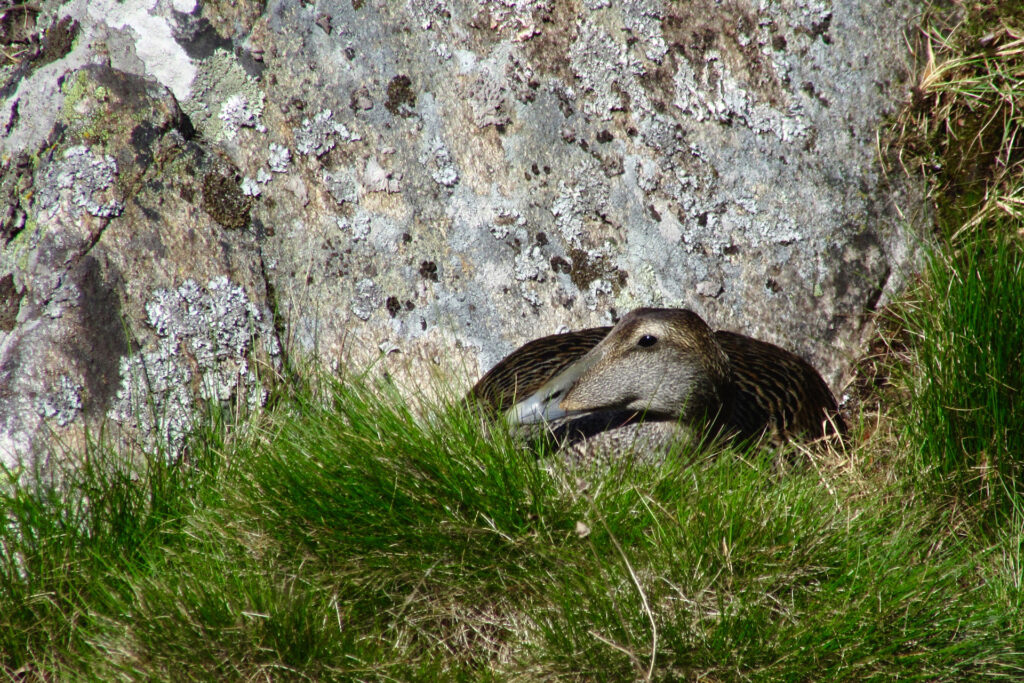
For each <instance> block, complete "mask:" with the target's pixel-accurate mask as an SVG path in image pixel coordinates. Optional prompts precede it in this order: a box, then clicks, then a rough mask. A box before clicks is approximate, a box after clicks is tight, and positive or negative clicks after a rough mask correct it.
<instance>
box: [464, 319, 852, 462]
mask: <svg viewBox="0 0 1024 683" xmlns="http://www.w3.org/2000/svg"><path fill="white" fill-rule="evenodd" d="M467 398H469V399H470V400H473V401H475V402H476V403H478V404H480V405H481V406H483V407H484V409H485V410H486V411H488V412H490V413H492V414H500V415H502V416H504V418H505V419H506V420H507V421H508V422H509V423H510V424H511V425H514V426H529V425H537V424H566V423H571V422H574V421H578V422H579V423H580V424H585V425H587V427H586V430H587V432H586V434H584V437H586V436H591V435H593V434H594V433H596V432H600V431H604V430H606V429H610V428H614V427H618V426H622V425H625V424H627V423H635V422H674V423H676V424H679V425H683V426H685V427H688V428H691V429H693V430H696V431H698V432H700V433H702V434H703V433H707V434H711V435H712V436H713V437H714V438H718V437H720V436H721V437H724V438H726V439H729V440H731V441H736V442H740V441H747V440H757V439H762V438H764V437H765V436H767V437H768V438H770V439H771V440H773V441H776V442H782V441H793V440H795V441H815V440H819V439H822V438H825V437H832V436H838V437H840V438H842V437H843V436H845V434H846V431H847V430H846V425H845V422H844V421H843V418H842V416H841V415H840V412H839V407H838V405H837V403H836V400H835V397H834V396H833V394H832V392H831V390H830V389H829V387H828V385H827V384H826V382H825V381H824V380H823V379H822V377H821V375H820V374H819V373H818V372H817V370H815V369H814V367H813V366H812V365H811V364H810V363H808V362H807V361H805V360H804V359H802V358H800V357H799V356H797V355H796V354H794V353H791V352H790V351H787V350H785V349H783V348H781V347H779V346H776V345H774V344H771V343H768V342H765V341H761V340H759V339H754V338H752V337H748V336H746V335H743V334H739V333H737V332H731V331H727V330H717V331H716V330H712V329H711V327H710V326H709V325H708V324H707V323H706V322H705V321H704V320H703V319H702V318H701V317H700V316H699V315H697V314H696V313H694V312H693V311H690V310H688V309H681V308H637V309H635V310H633V311H630V312H629V313H627V314H626V315H624V316H622V318H621V319H620V320H619V321H618V322H617V323H616V324H615V325H614V326H604V327H594V328H588V329H584V330H579V331H575V332H569V333H565V334H556V335H550V336H546V337H541V338H539V339H535V340H533V341H530V342H528V343H526V344H524V345H523V346H521V347H519V348H518V349H516V350H515V351H513V352H512V353H511V354H509V355H508V356H506V357H505V358H504V359H502V360H501V361H499V362H498V363H497V365H495V366H494V367H493V368H491V370H490V371H488V372H487V373H486V374H485V375H484V376H483V377H482V378H480V380H479V381H478V382H477V383H476V384H475V385H474V386H473V387H472V389H471V390H470V392H469V394H468V395H467Z"/></svg>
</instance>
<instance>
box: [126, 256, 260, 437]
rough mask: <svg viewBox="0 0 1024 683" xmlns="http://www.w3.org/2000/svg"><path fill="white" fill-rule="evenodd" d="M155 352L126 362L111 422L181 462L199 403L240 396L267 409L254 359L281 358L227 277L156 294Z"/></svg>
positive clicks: (151, 307)
mask: <svg viewBox="0 0 1024 683" xmlns="http://www.w3.org/2000/svg"><path fill="white" fill-rule="evenodd" d="M146 314H147V322H148V324H149V325H150V327H152V328H153V331H154V332H155V334H156V337H157V342H156V345H155V348H152V349H150V350H148V351H145V352H143V353H140V354H138V355H135V356H126V357H123V358H122V359H121V378H122V382H121V388H120V389H119V390H118V392H117V397H116V399H115V401H114V405H113V407H112V408H111V409H110V413H109V416H110V418H111V419H114V420H116V421H118V422H120V423H122V424H125V425H129V426H133V427H136V428H137V429H138V430H139V432H140V434H141V436H142V440H143V443H144V444H145V445H146V446H148V447H150V448H159V449H162V450H164V451H165V452H166V453H167V454H168V455H169V456H172V457H173V456H177V455H178V454H179V453H180V452H181V448H182V446H183V445H184V442H185V437H186V436H187V434H188V433H189V431H190V430H191V429H192V427H193V424H194V419H195V410H196V405H197V401H198V400H206V401H218V402H221V403H225V404H226V403H227V402H229V401H232V400H233V399H235V397H236V396H237V397H240V398H241V399H242V400H243V401H244V403H245V404H246V405H247V406H248V407H249V408H256V407H259V406H262V405H263V403H264V402H265V401H266V396H267V392H266V389H265V387H264V386H263V384H262V383H261V382H260V378H259V375H258V374H257V372H256V368H255V365H254V362H253V360H252V355H253V353H254V352H256V351H260V352H262V354H263V355H265V356H266V357H268V358H270V359H274V358H276V357H277V356H278V355H279V354H280V346H279V345H278V341H277V336H276V335H275V333H274V330H273V326H272V324H271V323H270V322H269V321H268V320H266V319H265V316H264V314H263V312H262V311H261V310H260V309H259V307H258V306H256V305H255V304H254V303H253V302H251V301H250V300H249V299H248V297H247V296H246V294H245V290H243V289H242V288H241V287H240V286H238V285H234V284H232V283H231V282H230V281H229V280H228V278H227V277H226V276H222V277H219V278H216V279H214V280H211V281H210V282H209V283H207V285H206V286H205V287H202V286H200V285H199V284H198V283H196V282H195V281H194V280H186V281H185V282H184V283H182V284H181V286H179V287H178V288H177V289H176V290H166V289H162V290H158V291H156V292H154V293H153V298H152V299H151V300H150V301H149V302H148V303H147V304H146Z"/></svg>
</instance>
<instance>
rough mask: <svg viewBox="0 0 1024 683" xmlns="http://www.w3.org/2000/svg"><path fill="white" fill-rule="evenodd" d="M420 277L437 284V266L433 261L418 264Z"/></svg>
mask: <svg viewBox="0 0 1024 683" xmlns="http://www.w3.org/2000/svg"><path fill="white" fill-rule="evenodd" d="M420 277H422V278H423V279H424V280H432V281H433V282H437V264H436V263H434V262H433V261H423V262H422V263H420Z"/></svg>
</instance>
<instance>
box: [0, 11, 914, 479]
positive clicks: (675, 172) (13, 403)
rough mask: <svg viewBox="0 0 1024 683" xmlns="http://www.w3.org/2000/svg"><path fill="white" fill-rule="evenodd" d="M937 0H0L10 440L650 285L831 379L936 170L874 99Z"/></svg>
mask: <svg viewBox="0 0 1024 683" xmlns="http://www.w3.org/2000/svg"><path fill="white" fill-rule="evenodd" d="M917 11H918V9H917V5H916V4H915V3H912V2H909V1H905V2H882V1H881V0H864V1H862V2H858V3H839V2H819V1H792V2H778V3H755V2H746V1H742V0H738V1H735V2H724V3H720V2H713V1H712V0H707V1H704V0H699V1H697V2H688V3H662V2H656V1H655V0H622V1H620V2H613V1H612V0H575V1H572V0H571V1H568V2H552V1H550V0H548V1H544V0H507V1H505V0H501V1H499V2H447V1H445V0H408V1H406V2H384V1H382V0H377V1H373V0H365V1H364V0H360V1H358V2H356V1H355V0H319V1H318V2H303V1H301V0H270V1H269V2H266V3H264V2H261V1H260V2H258V1H256V0H238V1H237V2H233V3H221V2H200V1H199V0H166V1H165V0H161V1H160V2H156V1H155V0H122V1H118V0H71V1H69V2H63V3H62V2H58V1H56V0H40V1H39V2H36V3H23V4H20V5H18V6H16V7H14V8H11V9H6V10H0V40H2V41H3V43H4V48H5V52H4V54H5V57H4V62H3V64H2V65H0V98H2V102H0V131H2V138H0V154H2V168H0V203H2V207H0V208H2V209H3V210H2V212H0V247H2V251H0V460H2V461H3V462H4V463H5V464H9V465H10V464H14V463H17V462H19V461H28V460H30V459H31V458H32V457H33V456H34V455H36V454H38V453H40V452H42V450H43V449H44V448H45V447H46V446H47V445H49V444H52V443H56V442H60V443H71V444H74V443H76V442H77V441H78V440H80V439H81V438H82V436H83V434H84V431H83V428H84V427H88V428H89V429H94V430H95V429H99V428H100V427H103V428H104V429H114V428H115V427H116V428H117V429H116V430H115V431H117V432H118V433H123V434H124V436H125V438H132V439H136V440H138V441H140V442H141V443H143V444H144V445H146V446H148V447H152V448H163V449H168V452H170V453H175V454H176V453H178V452H180V449H181V445H182V443H183V438H184V435H185V434H186V433H187V431H188V429H189V428H190V426H191V424H192V422H193V420H194V417H195V415H196V410H197V409H199V408H200V407H202V406H203V405H204V404H206V403H209V402H211V401H212V402H219V403H222V404H244V405H249V406H258V405H260V404H261V402H262V401H263V400H264V396H265V389H266V383H267V378H268V377H270V376H272V375H273V374H274V373H275V372H276V371H277V370H278V369H279V368H280V364H281V362H282V361H281V359H282V356H285V355H288V354H292V355H295V356H313V357H315V358H317V359H318V360H320V361H322V362H325V363H327V364H329V365H332V366H337V365H338V364H355V365H363V364H366V363H369V362H371V361H374V360H377V359H378V358H379V357H380V356H382V355H383V356H384V362H383V364H382V365H381V366H380V367H384V368H388V369H390V370H391V371H393V372H396V373H408V375H407V376H425V375H426V371H427V370H428V369H430V368H434V367H437V368H439V369H441V370H442V371H444V372H445V373H451V374H452V376H453V377H455V378H457V379H456V380H454V381H456V382H461V383H464V384H465V386H466V387H468V386H469V385H470V383H471V382H472V380H474V379H475V378H476V377H477V376H478V375H479V374H480V373H481V372H482V371H484V370H486V369H487V368H488V367H490V366H491V365H492V364H494V363H495V362H496V361H497V360H498V359H500V358H501V357H502V356H504V355H505V354H506V353H508V352H509V351H511V350H512V349H513V348H515V347H516V346H518V345H519V344H521V343H523V342H525V341H527V340H529V339H531V338H534V337H537V336H541V335H543V334H550V333H553V332H556V331H558V330H560V329H574V328H582V327H591V326H595V325H602V324H610V323H612V322H613V321H614V320H616V319H617V317H618V316H619V315H620V314H622V313H625V312H626V311H628V310H630V309H632V308H634V307H636V306H640V305H646V306H684V307H689V308H692V309H694V310H695V311H696V312H698V313H699V314H700V315H701V316H702V317H703V318H705V319H706V320H708V321H709V323H711V324H712V325H713V326H715V327H717V328H725V329H734V330H738V331H742V332H744V333H746V334H749V335H752V336H755V337H759V338H763V339H766V340H768V341H771V342H774V343H777V344H780V345H782V346H785V347H787V348H789V349H792V350H794V351H796V352H798V353H800V354H801V355H803V356H804V357H806V358H807V359H808V360H810V361H811V362H813V363H814V364H815V365H816V366H817V367H818V368H819V369H820V370H821V371H822V374H823V375H824V376H825V377H826V379H828V380H829V381H830V383H831V384H832V385H833V388H834V389H836V390H837V393H839V391H840V389H841V384H840V382H841V379H842V376H843V373H844V371H845V370H846V367H847V364H848V361H849V359H850V358H851V357H852V356H853V355H855V353H856V349H857V345H858V344H859V342H860V339H861V338H862V336H863V334H864V333H865V330H864V329H863V328H864V325H865V319H866V317H865V314H866V313H868V312H870V311H871V310H872V309H873V308H874V307H876V306H878V305H879V304H881V303H884V301H885V300H886V298H887V297H888V296H889V295H890V294H891V293H892V292H894V291H896V290H897V289H898V288H899V287H900V285H901V283H902V281H903V279H904V277H905V276H906V274H907V273H908V272H910V271H912V269H913V267H914V258H913V257H914V250H913V248H912V245H913V244H914V240H913V238H912V234H913V228H914V227H915V225H914V223H915V222H918V221H921V220H923V219H922V218H920V216H921V215H922V213H923V211H922V208H923V203H922V200H921V198H920V194H919V193H918V192H917V190H916V189H915V188H913V187H910V186H908V185H906V184H905V181H903V180H894V179H892V178H886V177H885V176H884V175H883V174H882V172H881V170H880V166H879V163H878V161H877V159H876V149H875V140H876V137H875V130H876V128H877V126H878V124H879V122H880V121H881V120H882V118H883V117H884V116H886V115H887V114H889V113H891V112H892V111H893V109H894V108H895V107H896V106H897V105H898V104H899V102H900V101H902V99H903V98H904V96H905V93H906V90H907V87H908V84H907V83H906V79H907V78H908V75H909V73H910V70H909V69H908V68H907V66H906V63H905V62H906V60H907V59H908V57H907V56H906V55H905V54H904V43H903V40H902V33H903V31H904V30H905V29H906V28H908V27H909V26H912V25H913V24H914V22H915V20H916V12H917ZM122 428H124V429H122Z"/></svg>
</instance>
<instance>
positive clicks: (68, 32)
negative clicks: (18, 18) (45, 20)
mask: <svg viewBox="0 0 1024 683" xmlns="http://www.w3.org/2000/svg"><path fill="white" fill-rule="evenodd" d="M77 35H78V22H77V21H75V20H73V19H72V18H71V17H64V18H63V19H61V20H60V21H58V22H56V23H54V24H53V25H52V26H50V28H48V29H46V37H45V38H43V51H42V53H41V54H40V57H39V63H38V64H37V66H44V65H46V64H49V63H50V62H55V61H57V60H58V59H61V58H62V57H64V55H66V54H67V53H69V52H71V46H72V45H73V44H74V42H75V37H76V36H77Z"/></svg>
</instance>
